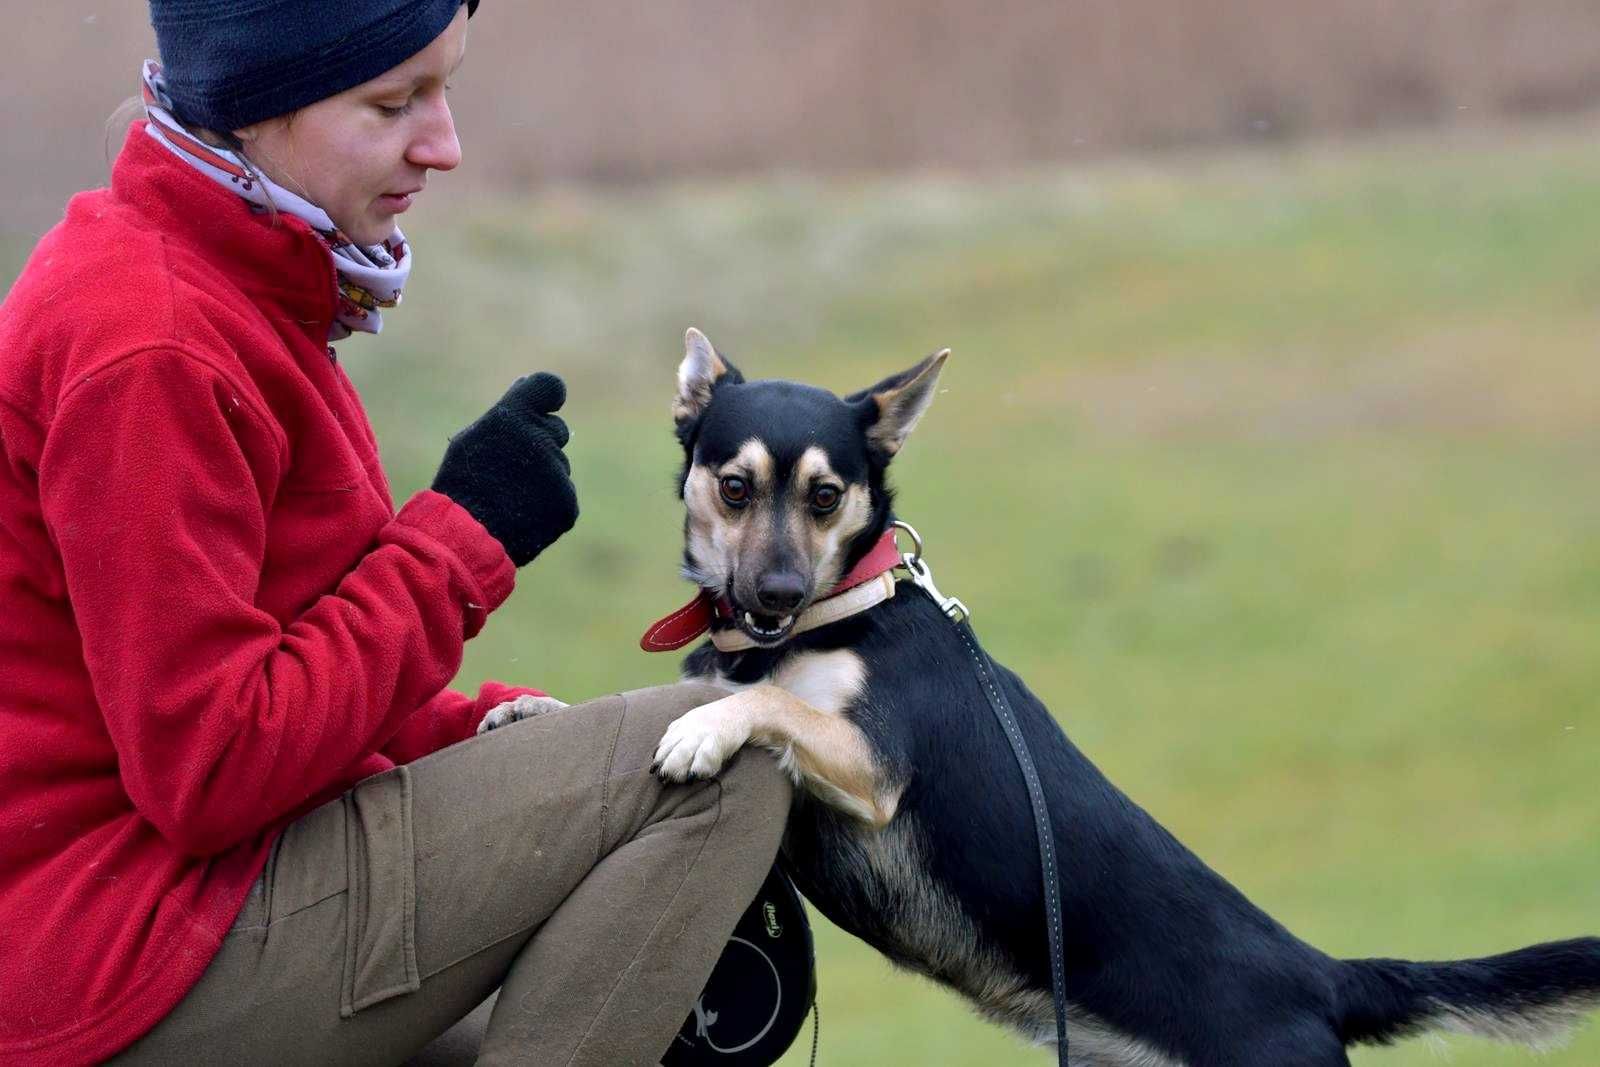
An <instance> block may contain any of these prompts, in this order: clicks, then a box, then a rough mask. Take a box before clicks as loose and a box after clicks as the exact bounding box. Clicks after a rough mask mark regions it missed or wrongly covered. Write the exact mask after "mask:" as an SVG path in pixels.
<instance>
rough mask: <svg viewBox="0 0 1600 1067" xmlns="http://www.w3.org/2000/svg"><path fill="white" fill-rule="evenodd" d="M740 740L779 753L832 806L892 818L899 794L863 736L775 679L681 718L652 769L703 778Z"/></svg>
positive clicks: (868, 817) (870, 819)
mask: <svg viewBox="0 0 1600 1067" xmlns="http://www.w3.org/2000/svg"><path fill="white" fill-rule="evenodd" d="M746 743H754V744H757V745H760V746H762V747H763V748H767V749H771V750H772V751H773V752H775V753H777V755H778V759H779V762H780V763H781V765H782V766H783V768H784V770H786V771H788V772H789V774H790V775H791V776H792V777H793V778H794V779H795V784H796V785H800V786H803V787H805V788H807V789H809V790H810V791H811V792H813V793H814V794H816V795H817V796H818V797H819V798H821V799H822V800H824V801H826V802H827V803H828V804H830V805H832V806H833V807H836V808H838V809H840V810H841V811H843V812H845V813H847V814H849V815H853V816H855V817H856V818H858V819H860V820H862V821H863V822H867V823H871V824H872V825H874V826H882V825H884V824H885V823H887V822H888V821H889V820H890V819H892V818H894V811H895V805H896V803H897V802H898V800H899V796H898V793H897V792H891V791H890V790H889V789H888V787H887V785H886V783H885V782H884V780H883V776H882V775H881V774H880V773H879V767H878V760H877V759H876V758H875V756H874V753H873V749H872V744H871V743H870V742H869V741H868V740H867V738H866V735H865V734H863V733H862V732H861V731H860V730H859V729H858V728H857V727H856V726H855V725H854V724H853V723H851V722H850V721H849V720H847V719H844V718H842V717H840V716H838V715H829V714H827V713H826V712H822V711H818V710H817V709H816V708H814V707H812V706H811V705H810V704H807V703H806V702H805V701H803V700H801V699H800V698H799V697H797V696H795V695H794V694H792V693H790V692H788V691H787V690H784V689H779V688H778V687H777V686H772V685H758V686H755V687H753V688H751V689H745V690H742V691H741V692H738V693H734V694H733V695H732V696H728V697H724V698H722V699H721V700H715V701H712V702H711V703H710V704H704V705H702V706H700V707H698V708H695V709H694V710H693V711H691V712H689V713H688V714H686V715H684V716H682V717H681V718H679V719H678V720H677V721H675V722H674V723H673V724H672V725H671V726H669V727H667V732H666V735H665V736H664V737H662V739H661V744H660V745H659V746H657V748H656V764H655V769H656V772H657V773H658V774H659V775H660V776H661V777H662V778H665V779H668V780H670V781H675V782H683V781H688V780H689V779H691V778H709V777H712V776H713V775H715V774H716V773H717V772H718V771H720V770H721V769H722V765H723V764H724V763H725V762H727V760H728V757H730V756H732V755H733V754H734V753H735V752H737V751H738V750H739V749H740V747H742V746H743V745H745V744H746Z"/></svg>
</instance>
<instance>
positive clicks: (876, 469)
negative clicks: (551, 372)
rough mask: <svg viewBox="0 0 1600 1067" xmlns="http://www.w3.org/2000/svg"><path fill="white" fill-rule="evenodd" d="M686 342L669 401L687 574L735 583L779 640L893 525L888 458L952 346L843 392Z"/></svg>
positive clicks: (758, 626)
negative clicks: (743, 365)
mask: <svg viewBox="0 0 1600 1067" xmlns="http://www.w3.org/2000/svg"><path fill="white" fill-rule="evenodd" d="M684 348H685V351H684V356H683V363H682V364H681V365H679V367H678V395H677V399H676V400H675V401H674V402H673V408H672V415H673V420H674V422H675V423H676V425H677V431H678V440H679V441H681V442H682V443H683V449H684V466H683V471H682V474H681V477H680V478H679V481H678V488H679V493H680V495H681V496H682V497H683V502H684V506H685V508H686V509H687V511H688V514H687V516H686V518H685V520H684V541H685V544H684V574H685V576H686V577H688V578H689V579H690V580H691V581H694V582H696V583H698V584H699V585H700V586H701V587H702V588H705V589H709V590H711V591H712V592H713V593H718V594H722V595H724V596H726V597H727V598H728V600H729V601H730V602H732V604H733V609H734V621H735V625H737V626H738V627H739V628H740V629H742V630H744V632H745V633H746V634H747V635H748V636H749V637H750V638H751V639H752V640H754V641H756V642H757V643H758V644H760V645H765V646H774V645H778V644H781V643H783V641H784V640H786V639H787V638H788V637H789V634H790V632H791V631H792V630H793V628H794V623H795V619H796V618H797V617H798V616H799V614H800V613H801V612H803V611H804V610H805V609H806V608H807V607H809V606H810V605H811V603H812V602H813V601H815V600H816V599H817V598H818V597H821V596H823V595H825V594H826V593H827V592H828V591H829V590H830V589H831V588H833V586H834V585H835V584H837V583H838V581H839V579H840V578H841V577H843V576H844V575H845V574H846V573H847V572H848V571H849V569H850V568H851V567H852V566H853V565H854V564H855V563H856V561H857V560H859V559H860V558H861V557H862V556H864V555H865V554H866V553H867V552H868V551H869V550H870V549H871V548H872V546H873V544H874V543H875V542H876V541H877V539H878V537H879V535H880V534H881V533H882V532H883V530H884V529H885V528H886V527H887V526H888V524H889V520H890V506H891V494H890V492H889V488H888V485H887V483H886V482H885V480H884V471H885V470H886V469H887V468H888V466H889V462H890V461H891V460H892V459H893V458H894V457H895V455H896V453H898V452H899V451H900V446H901V445H902V444H903V443H904V442H905V439H906V436H907V435H908V434H910V433H911V430H912V428H913V427H914V426H916V424H917V420H918V419H920V418H921V417H922V413H923V412H924V411H926V410H927V408H928V405H929V404H930V403H931V402H932V401H933V395H934V386H935V385H936V383H937V382H938V380H939V372H940V371H941V370H942V369H943V368H944V363H945V359H946V358H947V357H948V356H949V354H950V353H949V350H948V349H947V350H945V351H943V352H939V353H938V354H936V355H932V356H929V357H928V358H927V359H924V360H923V361H922V362H920V363H918V364H917V365H916V366H914V367H912V368H911V369H910V370H907V371H904V372H903V373H900V374H896V375H894V376H892V377H890V378H885V379H884V380H883V381H881V382H879V383H878V384H877V385H874V386H872V387H871V388H870V389H864V390H862V391H861V392H859V393H853V394H851V395H850V396H847V397H843V398H840V397H837V396H835V395H834V394H832V393H830V392H828V391H827V390H825V389H818V388H815V387H813V386H809V385H801V384H800V383H798V382H787V381H755V382H747V381H745V380H744V376H743V375H742V374H740V373H739V371H738V369H737V368H735V367H734V366H733V364H731V363H730V362H728V360H726V359H724V358H723V357H722V356H721V355H719V354H718V353H717V351H716V349H714V348H713V347H712V346H711V342H710V341H708V340H706V337H705V335H704V334H702V333H701V332H700V331H699V330H695V329H691V330H689V332H688V334H687V335H686V337H685V340H684Z"/></svg>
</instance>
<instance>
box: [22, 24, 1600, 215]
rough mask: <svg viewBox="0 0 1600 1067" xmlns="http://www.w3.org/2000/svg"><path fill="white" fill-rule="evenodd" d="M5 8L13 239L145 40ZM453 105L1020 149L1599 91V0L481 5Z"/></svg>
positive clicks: (989, 156)
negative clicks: (9, 37)
mask: <svg viewBox="0 0 1600 1067" xmlns="http://www.w3.org/2000/svg"><path fill="white" fill-rule="evenodd" d="M0 9H3V10H4V13H5V17H4V19H3V20H0V25H5V26H7V27H9V28H10V32H13V33H15V35H16V36H15V38H14V40H15V41H16V42H17V43H18V44H19V45H20V47H17V48H8V49H7V51H8V53H9V56H10V58H8V59H7V62H6V65H5V71H6V73H5V75H4V77H5V79H6V90H7V97H8V99H10V100H11V101H12V102H13V103H12V106H9V107H7V108H5V109H0V144H4V146H5V155H4V162H3V165H0V186H3V188H4V190H5V196H4V198H3V202H4V207H3V208H0V228H3V229H8V230H13V231H15V230H18V229H33V228H36V227H37V226H39V225H41V224H42V223H43V222H47V221H48V220H49V219H51V218H53V217H54V215H55V213H56V212H58V211H59V208H60V203H61V201H62V200H63V199H64V193H65V192H66V191H70V190H71V189H74V188H78V187H82V186H85V185H90V184H95V183H97V182H99V181H101V180H103V176H104V172H105V165H104V156H105V152H104V148H103V143H102V142H103V136H102V127H103V124H104V121H105V119H106V117H107V115H108V114H109V113H110V112H111V111H112V110H113V108H114V107H115V106H116V105H117V103H118V102H119V101H121V100H123V99H124V98H126V97H128V96H130V95H131V94H132V92H133V90H134V85H135V76H136V70H137V65H138V61H139V59H140V58H142V57H143V56H144V55H146V54H148V53H150V52H152V51H153V47H154V46H153V37H152V34H151V33H150V31H149V28H148V25H147V18H146V7H145V4H144V3H142V2H139V0H101V2H99V3H82V2H65V3H59V4H42V3H37V2H33V0H0ZM457 99H458V111H459V114H460V121H461V127H462V133H463V137H464V138H465V140H466V143H467V147H468V151H469V156H470V162H471V173H472V174H473V175H474V176H475V179H476V180H487V181H490V182H493V183H495V184H496V185H500V186H525V185H528V184H532V183H536V182H540V181H545V180H550V179H605V180H629V181H633V180H647V179H651V178H656V177H660V176H668V175H679V174H697V173H706V172H713V171H722V170H729V169H731V170H739V171H744V170H765V169H774V168H799V169H807V170H811V169H823V170H840V169H845V170H849V169H859V168H870V169H883V168H902V167H930V166H931V167H962V168H967V167H987V166H995V165H1013V164H1017V163H1025V162H1031V161H1039V160H1056V159H1071V158H1076V157H1079V156H1082V155H1084V154H1088V153H1100V152H1107V151H1121V150H1126V149H1149V148H1160V147H1165V146H1172V145H1184V144H1196V143H1209V142H1215V141H1221V140H1227V139H1249V138H1294V137H1302V136H1307V135H1312V134H1321V133H1327V132H1339V131H1350V130H1363V129H1370V128H1377V127H1384V126H1392V125H1398V124H1416V123H1444V122H1448V123H1458V122H1487V121H1495V120H1500V119H1503V118H1505V117H1507V116H1513V117H1515V116H1520V115H1525V114H1529V113H1541V112H1548V111H1562V110H1575V109H1579V108H1585V107H1589V106H1593V105H1595V104H1597V103H1600V3H1596V2H1595V0H1318V2H1314V3H1313V2H1309V0H1088V2H1067V0H988V2H983V3H980V2H974V0H811V2H808V3H803V4H802V3H797V2H795V0H635V2H632V3H616V2H592V3H574V2H571V0H531V2H525V3H511V2H509V0H487V3H485V5H484V10H483V13H482V15H481V16H480V17H479V18H478V19H476V20H475V22H474V36H473V41H472V55H471V59H470V60H469V62H468V65H467V68H466V71H465V73H464V76H463V78H462V81H461V84H460V86H459V87H458V90H457ZM113 140H115V138H113Z"/></svg>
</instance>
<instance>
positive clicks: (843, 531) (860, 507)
mask: <svg viewBox="0 0 1600 1067" xmlns="http://www.w3.org/2000/svg"><path fill="white" fill-rule="evenodd" d="M817 480H823V481H828V482H830V483H832V484H835V485H839V486H843V487H844V498H843V499H842V500H840V501H839V507H838V509H837V510H835V511H834V513H833V514H832V515H829V516H827V517H826V518H824V519H823V520H822V521H820V522H818V521H814V520H812V519H811V517H810V516H811V509H810V504H809V500H810V493H811V489H812V487H813V485H814V484H815V482H816V481H817ZM792 482H793V485H794V487H795V488H794V491H795V493H796V494H797V497H798V500H797V503H796V505H795V508H794V513H795V515H796V516H797V517H800V521H801V522H803V523H804V530H803V531H802V532H801V534H800V538H799V543H801V544H804V545H805V546H806V547H807V549H808V550H809V551H810V553H811V560H812V565H813V570H812V573H813V575H814V579H813V584H812V594H813V595H814V596H822V595H823V594H824V593H826V592H827V591H828V590H829V589H832V588H833V587H834V586H835V585H836V584H838V581H839V579H840V578H841V577H843V576H844V546H845V545H846V544H848V543H849V542H850V541H851V540H852V539H853V538H854V537H855V536H856V535H857V534H859V533H860V532H861V531H862V530H863V529H864V528H865V527H866V525H867V520H868V519H869V518H871V517H872V500H871V497H870V496H869V494H868V492H867V488H866V486H862V485H846V484H845V481H844V479H843V478H840V477H838V476H837V475H835V474H834V472H833V464H831V463H830V462H829V461H828V454H827V453H826V452H824V451H823V450H822V448H821V446H819V445H812V446H811V447H810V448H808V449H806V450H805V451H804V452H803V453H801V454H800V459H799V462H797V463H796V464H795V476H794V478H793V479H792Z"/></svg>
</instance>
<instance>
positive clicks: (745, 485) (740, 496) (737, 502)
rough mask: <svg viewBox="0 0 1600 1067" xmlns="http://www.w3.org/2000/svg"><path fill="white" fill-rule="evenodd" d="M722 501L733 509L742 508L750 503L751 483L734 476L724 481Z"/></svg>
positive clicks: (729, 476)
mask: <svg viewBox="0 0 1600 1067" xmlns="http://www.w3.org/2000/svg"><path fill="white" fill-rule="evenodd" d="M722 499H723V500H725V501H727V502H728V503H729V504H731V505H732V506H733V507H736V508H742V507H744V506H745V505H746V504H748V503H750V483H749V482H747V481H745V480H744V479H743V478H739V477H736V476H734V475H732V474H730V475H728V476H727V477H726V478H724V479H722Z"/></svg>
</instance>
